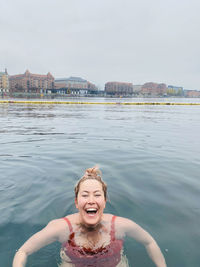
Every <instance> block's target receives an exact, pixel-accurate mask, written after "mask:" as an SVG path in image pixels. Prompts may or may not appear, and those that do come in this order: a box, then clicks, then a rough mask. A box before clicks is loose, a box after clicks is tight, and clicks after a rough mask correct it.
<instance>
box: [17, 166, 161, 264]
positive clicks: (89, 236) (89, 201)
mask: <svg viewBox="0 0 200 267" xmlns="http://www.w3.org/2000/svg"><path fill="white" fill-rule="evenodd" d="M106 200H107V186H106V184H105V183H104V182H103V180H102V178H101V172H100V170H99V169H98V168H97V167H93V168H90V169H87V170H86V172H85V174H84V176H83V177H82V178H81V179H80V180H79V181H78V183H77V185H76V187H75V205H76V208H77V209H78V212H77V213H75V214H71V215H68V216H66V217H64V218H61V219H57V220H53V221H51V222H49V223H48V225H47V226H46V227H45V228H44V229H42V230H41V231H40V232H38V233H36V234H35V235H33V236H32V237H31V238H30V239H28V240H27V241H26V242H25V244H24V245H23V246H22V247H21V248H20V249H19V250H18V252H17V253H16V254H15V257H14V260H13V267H23V266H25V264H26V260H27V257H28V255H30V254H32V253H34V252H35V251H37V250H39V249H40V248H42V247H44V246H46V245H48V244H50V243H52V242H54V241H59V242H60V243H61V244H62V247H61V251H60V256H61V259H62V263H61V264H60V266H61V267H86V266H90V267H105V266H106V267H128V261H127V259H126V257H125V256H124V255H123V239H124V237H125V236H129V237H132V238H133V239H135V240H136V241H138V242H140V243H142V244H143V245H144V246H145V248H146V250H147V253H148V254H149V257H150V258H151V259H152V261H153V262H154V263H155V265H156V266H157V267H166V263H165V259H164V257H163V255H162V253H161V251H160V249H159V247H158V245H157V243H156V241H155V240H154V239H153V238H152V237H151V236H150V234H149V233H147V232H146V231H145V230H144V229H142V228H141V227H140V226H139V225H137V224H136V223H134V222H133V221H131V220H129V219H126V218H122V217H116V216H115V215H112V214H105V213H104V209H105V206H106Z"/></svg>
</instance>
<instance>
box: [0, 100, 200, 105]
mask: <svg viewBox="0 0 200 267" xmlns="http://www.w3.org/2000/svg"><path fill="white" fill-rule="evenodd" d="M0 104H34V105H35V104H49V105H58V104H63V105H74V104H76V105H130V106H135V105H180V106H191V105H194V106H199V105H200V103H176V102H78V101H38V100H37V101H31V100H30V101H29V100H0Z"/></svg>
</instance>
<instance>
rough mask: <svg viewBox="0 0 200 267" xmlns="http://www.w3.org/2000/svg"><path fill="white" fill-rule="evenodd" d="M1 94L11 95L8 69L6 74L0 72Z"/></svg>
mask: <svg viewBox="0 0 200 267" xmlns="http://www.w3.org/2000/svg"><path fill="white" fill-rule="evenodd" d="M0 93H1V94H4V93H5V94H6V93H9V79H8V73H7V69H5V71H4V72H0Z"/></svg>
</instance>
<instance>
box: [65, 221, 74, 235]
mask: <svg viewBox="0 0 200 267" xmlns="http://www.w3.org/2000/svg"><path fill="white" fill-rule="evenodd" d="M63 219H64V220H65V221H66V222H67V224H68V227H69V232H70V234H72V233H73V228H72V225H71V223H70V220H69V219H68V218H67V217H64V218H63Z"/></svg>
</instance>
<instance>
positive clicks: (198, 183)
mask: <svg viewBox="0 0 200 267" xmlns="http://www.w3.org/2000/svg"><path fill="white" fill-rule="evenodd" d="M87 101H88V99H87ZM91 101H94V99H92V100H91ZM95 101H98V99H96V100H95ZM101 101H102V99H101ZM103 101H105V99H103ZM109 101H110V100H109ZM112 101H113V99H112ZM121 101H123V100H121ZM126 101H127V100H126ZM129 101H130V99H129ZM150 101H152V100H150ZM171 101H174V102H180V101H182V102H183V100H182V99H181V100H180V101H178V100H177V99H176V100H171ZM184 101H191V100H185V99H184ZM198 101H199V100H198ZM193 102H195V101H193ZM199 133H200V106H120V105H116V106H113V105H102V106H101V105H25V104H15V105H14V104H10V105H7V104H0V214H1V216H0V248H1V250H0V266H3V267H9V266H11V262H12V258H13V256H14V253H15V250H16V249H18V248H19V246H21V245H22V243H23V242H24V241H25V240H26V239H27V238H29V237H30V235H32V234H33V233H35V232H36V231H38V230H40V229H41V228H42V227H44V226H45V225H46V224H47V223H48V221H50V220H52V219H54V218H60V217H63V216H65V215H67V214H70V213H71V212H74V211H75V208H74V202H73V197H74V195H73V188H74V184H75V182H76V181H77V179H79V178H80V176H81V175H82V174H83V172H84V170H85V169H86V168H88V167H91V166H93V165H94V164H97V163H98V164H99V165H100V167H101V170H102V172H103V178H104V179H105V181H106V182H107V184H108V189H109V202H108V203H107V208H106V212H110V213H114V214H117V215H120V216H124V217H128V218H130V219H132V220H134V221H136V222H137V223H138V224H140V225H141V226H142V227H144V228H145V229H146V230H147V231H149V232H150V233H151V234H152V235H153V236H154V238H155V239H156V240H157V242H158V244H159V246H160V247H161V249H162V251H163V254H164V256H165V258H166V261H167V264H168V266H174V267H186V266H187V267H199V266H200V254H199V247H200V231H199V223H200V208H199V200H200V193H199V191H200V179H199V169H200V160H199V159H200V140H199ZM59 248H60V245H59V244H57V243H55V244H52V245H49V246H48V247H46V248H44V249H41V250H40V251H39V252H37V253H36V254H34V255H32V256H31V257H30V258H29V259H28V263H27V266H28V267H30V266H31V267H33V266H34V267H36V266H37V267H46V266H48V267H55V266H56V264H57V263H58V262H59ZM125 253H126V255H127V257H128V259H129V262H130V266H131V267H132V266H134V267H147V266H148V267H149V266H150V267H151V266H152V267H153V266H154V265H153V264H152V263H151V261H150V260H149V258H148V256H147V254H146V251H145V249H144V248H143V247H142V246H141V245H139V244H137V243H136V242H134V241H133V240H131V239H127V240H126V242H125Z"/></svg>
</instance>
